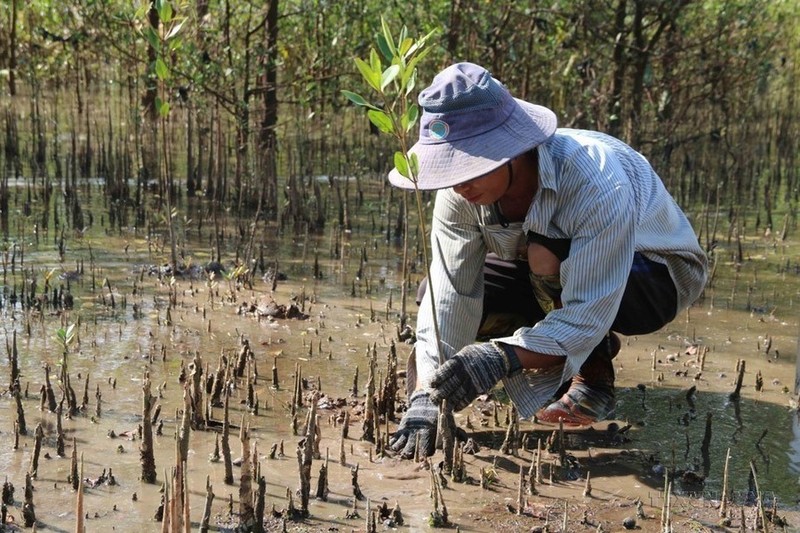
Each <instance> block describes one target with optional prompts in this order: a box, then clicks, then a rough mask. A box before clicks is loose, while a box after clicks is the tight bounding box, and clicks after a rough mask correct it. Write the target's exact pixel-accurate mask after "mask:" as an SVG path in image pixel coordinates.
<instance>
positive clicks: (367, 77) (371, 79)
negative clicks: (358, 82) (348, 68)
mask: <svg viewBox="0 0 800 533" xmlns="http://www.w3.org/2000/svg"><path fill="white" fill-rule="evenodd" d="M355 62H356V66H357V67H358V70H359V71H360V72H361V76H362V77H363V78H364V81H366V82H367V83H368V84H369V86H370V87H372V88H373V89H375V90H376V91H378V92H380V90H381V86H380V82H381V73H380V71H378V72H374V71H373V70H372V68H371V67H370V66H369V65H368V64H367V63H366V62H365V61H364V60H363V59H360V58H358V57H357V58H356V59H355Z"/></svg>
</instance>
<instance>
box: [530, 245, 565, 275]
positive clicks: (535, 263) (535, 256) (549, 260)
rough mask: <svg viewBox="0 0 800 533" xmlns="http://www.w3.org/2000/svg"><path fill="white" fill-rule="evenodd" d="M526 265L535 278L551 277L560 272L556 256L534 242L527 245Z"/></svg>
mask: <svg viewBox="0 0 800 533" xmlns="http://www.w3.org/2000/svg"><path fill="white" fill-rule="evenodd" d="M528 265H530V269H531V272H533V273H534V274H536V275H537V276H552V275H555V274H558V273H559V272H560V270H561V261H560V260H559V259H558V257H557V256H556V254H554V253H553V252H551V251H550V250H549V249H548V248H547V247H545V246H544V245H541V244H539V243H535V242H532V243H529V244H528Z"/></svg>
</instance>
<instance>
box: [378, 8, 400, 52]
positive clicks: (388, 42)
mask: <svg viewBox="0 0 800 533" xmlns="http://www.w3.org/2000/svg"><path fill="white" fill-rule="evenodd" d="M381 31H382V32H383V37H384V39H386V45H387V46H388V47H389V50H390V52H391V54H392V55H391V57H394V56H396V55H397V48H395V46H394V39H393V38H392V31H391V30H390V29H389V25H388V24H387V23H386V19H385V18H383V17H381Z"/></svg>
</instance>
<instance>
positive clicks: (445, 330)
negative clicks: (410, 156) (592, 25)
mask: <svg viewBox="0 0 800 533" xmlns="http://www.w3.org/2000/svg"><path fill="white" fill-rule="evenodd" d="M538 151H539V189H538V191H537V193H536V196H535V197H534V199H533V202H532V203H531V207H530V209H529V210H528V214H527V216H526V218H525V220H524V221H523V222H517V223H510V224H508V227H503V226H502V225H501V224H500V223H499V220H498V218H497V214H496V213H495V212H494V209H493V208H492V207H491V206H487V207H484V206H475V205H472V204H469V203H468V202H467V201H466V200H464V199H463V198H462V197H461V196H459V195H458V194H456V193H455V192H453V190H452V189H445V190H440V191H438V193H437V195H436V202H435V206H434V213H433V222H432V225H431V244H432V261H431V263H432V264H431V279H432V281H433V283H432V288H433V290H428V291H426V294H425V297H424V298H423V301H422V304H421V306H420V309H419V314H418V317H417V343H416V346H415V350H416V364H417V375H418V376H419V379H420V380H421V383H422V385H423V387H427V386H428V383H429V380H430V377H431V375H432V373H433V371H434V370H435V369H436V367H437V366H438V355H437V350H436V347H435V336H434V332H433V322H432V319H431V301H430V298H431V297H432V296H435V297H436V312H437V314H438V318H439V329H440V333H441V336H442V348H443V350H444V356H445V358H449V357H451V356H452V355H453V354H455V353H456V352H457V351H458V350H460V349H461V348H462V347H464V346H466V345H467V344H470V343H472V342H474V340H475V335H476V332H477V330H478V326H479V322H480V319H481V314H482V306H483V274H482V272H483V263H484V259H485V257H486V253H487V252H489V251H491V252H494V253H496V254H497V255H498V256H500V257H501V258H503V259H507V260H508V259H516V258H520V257H522V258H525V257H526V252H525V235H526V233H527V232H528V231H534V232H536V233H539V234H542V235H545V236H547V237H551V238H561V239H563V238H569V239H571V246H570V254H569V257H568V258H567V259H566V260H565V261H564V262H563V263H562V264H561V284H562V286H563V293H562V302H563V308H561V309H557V310H555V311H553V312H551V313H550V314H548V315H547V317H546V318H545V319H544V320H542V321H541V322H539V323H538V324H535V325H532V326H531V327H523V328H520V329H518V330H517V331H516V332H515V333H514V334H513V336H511V337H505V338H501V339H497V340H498V341H500V342H505V343H508V344H512V345H514V346H520V347H523V348H526V349H528V350H531V351H534V352H539V353H543V354H550V355H559V356H564V357H565V364H564V366H563V367H556V369H555V370H553V371H550V372H543V373H524V374H522V375H518V376H516V377H514V378H509V379H505V380H504V384H505V387H506V390H507V391H508V393H509V395H510V397H511V399H512V400H513V401H514V403H515V404H516V405H517V408H518V410H519V413H520V415H521V416H522V417H524V418H528V417H530V416H532V415H533V414H534V413H535V412H536V411H537V410H538V409H539V408H540V407H542V406H543V404H544V403H545V402H546V401H547V400H548V399H549V398H550V397H551V396H552V394H553V393H554V391H555V389H556V388H557V387H558V386H559V385H560V384H561V383H562V382H563V381H565V380H567V379H569V378H570V377H572V376H573V375H574V374H575V373H577V371H578V369H580V367H581V365H582V364H583V362H584V361H585V360H586V357H587V356H588V355H589V352H590V351H591V350H592V348H594V346H596V345H597V344H598V343H599V342H600V340H601V339H602V337H603V336H604V335H605V334H606V332H607V331H608V329H609V327H610V326H611V324H612V322H613V321H614V318H615V316H616V313H617V309H618V307H619V303H620V300H621V298H622V294H623V291H624V288H625V283H626V280H627V277H628V273H629V271H630V268H631V264H632V261H633V254H634V252H635V251H638V252H641V253H642V254H644V255H645V256H646V257H648V258H650V259H652V260H654V261H658V262H661V263H664V264H666V265H667V267H668V269H669V272H670V275H671V276H672V279H673V281H674V282H675V285H676V288H677V292H678V308H679V310H680V309H683V308H685V307H687V306H689V305H691V304H692V303H693V302H694V301H695V299H696V298H697V297H698V296H699V295H700V293H701V292H702V290H703V288H704V286H705V283H706V276H707V259H706V255H705V253H704V252H703V250H702V249H701V248H700V246H699V245H698V242H697V237H696V235H695V233H694V230H693V229H692V227H691V224H690V223H689V221H688V220H687V219H686V217H685V215H684V214H683V212H682V211H681V209H680V208H679V207H678V206H677V204H676V203H675V201H674V199H673V198H672V197H671V196H670V194H669V192H668V191H667V190H666V189H665V188H664V185H663V183H662V181H661V179H660V178H659V176H658V175H657V174H656V173H655V171H654V170H653V169H652V167H651V166H650V164H649V163H648V162H647V160H646V159H645V158H644V157H643V156H642V155H641V154H639V153H638V152H636V151H635V150H633V149H632V148H630V147H629V146H627V145H626V144H624V143H622V142H621V141H619V140H617V139H615V138H613V137H610V136H608V135H605V134H602V133H598V132H590V131H582V130H570V129H559V130H558V131H557V132H556V134H555V135H554V136H552V137H551V138H550V139H549V140H548V141H547V142H546V143H545V144H543V145H540V146H539V147H538Z"/></svg>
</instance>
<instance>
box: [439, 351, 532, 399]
mask: <svg viewBox="0 0 800 533" xmlns="http://www.w3.org/2000/svg"><path fill="white" fill-rule="evenodd" d="M521 369H522V366H521V365H520V363H519V359H518V358H517V356H516V354H515V353H514V349H513V348H512V347H511V346H507V345H504V344H499V343H495V342H481V343H478V344H471V345H469V346H466V347H464V348H463V349H461V351H459V352H458V353H456V354H455V355H454V356H453V357H451V358H450V359H448V360H447V361H445V363H444V364H443V365H442V366H440V367H439V368H437V369H436V372H434V374H433V377H432V378H431V383H430V385H431V389H432V391H431V394H430V399H431V401H432V402H433V403H435V404H438V403H441V402H442V400H447V405H448V406H449V407H450V408H452V409H453V410H454V411H460V410H461V409H463V408H465V407H466V406H468V405H469V404H470V403H472V400H474V399H475V398H477V397H478V396H479V395H481V394H484V393H486V392H489V391H490V390H491V388H492V387H494V386H495V385H496V384H497V382H498V381H500V380H501V379H503V378H504V377H506V376H509V375H512V374H514V373H515V372H517V371H519V370H521Z"/></svg>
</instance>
